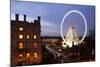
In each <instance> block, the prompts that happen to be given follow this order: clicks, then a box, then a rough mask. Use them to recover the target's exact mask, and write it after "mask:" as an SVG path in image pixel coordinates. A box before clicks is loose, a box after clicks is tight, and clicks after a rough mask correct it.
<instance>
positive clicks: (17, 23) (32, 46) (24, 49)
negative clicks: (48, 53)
mask: <svg viewBox="0 0 100 67" xmlns="http://www.w3.org/2000/svg"><path fill="white" fill-rule="evenodd" d="M26 18H27V17H26V15H24V20H23V21H21V20H19V14H16V15H15V20H11V66H17V65H18V66H20V65H31V64H41V62H42V50H41V49H42V46H41V36H40V33H41V26H40V21H41V18H40V17H39V16H38V17H37V19H36V20H34V22H28V21H27V20H26Z"/></svg>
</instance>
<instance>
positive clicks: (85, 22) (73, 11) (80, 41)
mask: <svg viewBox="0 0 100 67" xmlns="http://www.w3.org/2000/svg"><path fill="white" fill-rule="evenodd" d="M72 13H76V14H79V15H80V16H81V17H82V19H83V20H84V24H85V31H84V35H83V37H82V39H81V40H79V43H82V42H83V40H84V38H85V37H86V34H87V21H86V18H85V16H84V14H83V13H82V12H80V11H78V10H70V11H68V12H67V13H66V14H65V15H64V17H63V18H62V21H61V30H60V33H61V37H62V39H63V41H64V42H65V43H66V38H64V36H63V31H62V29H63V28H62V27H63V23H64V20H65V18H66V17H68V15H70V14H72Z"/></svg>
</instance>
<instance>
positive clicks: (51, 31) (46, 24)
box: [11, 0, 95, 36]
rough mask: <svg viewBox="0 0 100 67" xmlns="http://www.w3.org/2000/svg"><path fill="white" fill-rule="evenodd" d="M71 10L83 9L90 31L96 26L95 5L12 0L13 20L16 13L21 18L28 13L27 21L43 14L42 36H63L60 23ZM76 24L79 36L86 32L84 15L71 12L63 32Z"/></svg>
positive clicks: (65, 32) (31, 20)
mask: <svg viewBox="0 0 100 67" xmlns="http://www.w3.org/2000/svg"><path fill="white" fill-rule="evenodd" d="M70 10H79V11H81V12H82V13H83V14H84V15H85V17H86V20H87V24H88V29H87V30H88V33H87V35H88V34H89V30H92V29H94V26H95V7H94V6H86V5H85V6H83V5H71V4H57V3H40V2H27V1H21V2H20V1H15V0H11V20H15V14H16V13H17V14H19V15H20V20H23V15H24V14H26V15H27V21H29V22H33V20H35V19H37V16H41V36H61V35H60V25H61V21H62V18H63V17H64V15H65V14H66V13H67V12H68V11H70ZM70 25H72V26H75V30H76V32H77V34H78V36H82V35H83V34H84V21H83V19H82V17H81V16H80V15H78V14H76V13H73V14H70V15H69V16H68V17H67V18H66V19H65V21H64V25H63V34H64V35H66V34H67V32H68V29H69V26H70Z"/></svg>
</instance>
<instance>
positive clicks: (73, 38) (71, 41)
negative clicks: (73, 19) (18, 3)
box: [64, 26, 79, 47]
mask: <svg viewBox="0 0 100 67" xmlns="http://www.w3.org/2000/svg"><path fill="white" fill-rule="evenodd" d="M64 43H65V44H66V45H68V46H69V47H72V45H78V43H79V37H78V35H77V33H76V31H75V27H74V26H70V28H69V31H68V33H67V35H66V37H65V42H64Z"/></svg>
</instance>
